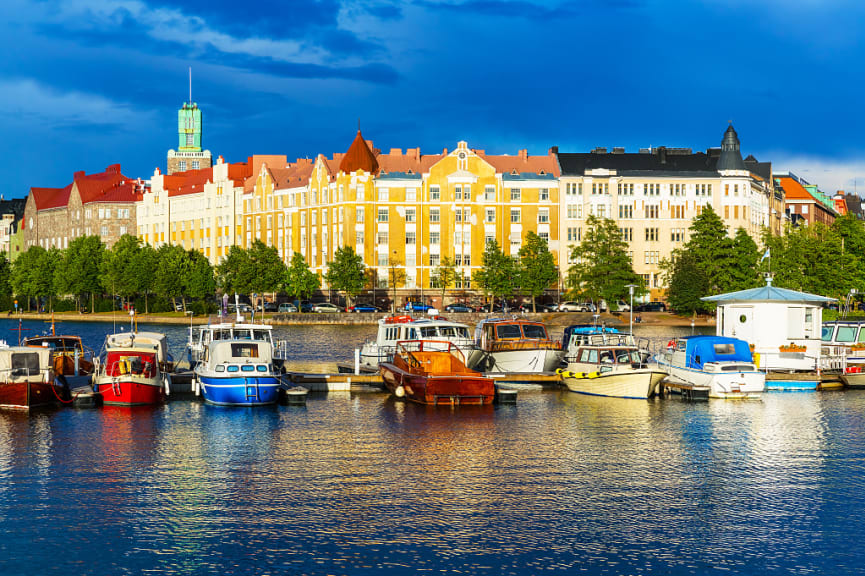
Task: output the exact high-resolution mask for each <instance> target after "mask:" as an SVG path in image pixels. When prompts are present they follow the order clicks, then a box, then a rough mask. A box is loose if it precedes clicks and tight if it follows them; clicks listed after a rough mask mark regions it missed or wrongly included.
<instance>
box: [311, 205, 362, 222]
mask: <svg viewBox="0 0 865 576" xmlns="http://www.w3.org/2000/svg"><path fill="white" fill-rule="evenodd" d="M300 219H301V222H300V224H301V226H302V225H303V213H301V215H300ZM354 221H355V222H357V223H361V222H363V206H361V207H359V208H357V209H356V210H355V213H354Z"/></svg>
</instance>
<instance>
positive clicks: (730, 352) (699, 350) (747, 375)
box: [656, 336, 766, 398]
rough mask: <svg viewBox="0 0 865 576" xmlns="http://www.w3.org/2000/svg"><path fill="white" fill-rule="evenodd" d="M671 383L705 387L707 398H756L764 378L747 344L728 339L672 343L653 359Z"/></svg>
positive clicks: (694, 338)
mask: <svg viewBox="0 0 865 576" xmlns="http://www.w3.org/2000/svg"><path fill="white" fill-rule="evenodd" d="M656 358H657V361H658V365H659V366H660V368H661V369H662V370H664V371H665V372H666V373H667V374H668V378H669V379H670V380H672V381H673V382H679V383H684V384H689V385H693V386H708V387H709V397H710V398H759V397H760V395H761V394H762V393H763V391H764V390H765V389H766V375H765V374H764V373H763V372H761V371H760V370H758V369H757V366H756V364H754V360H753V358H752V354H751V349H750V347H749V345H748V343H747V342H745V341H744V340H740V339H738V338H730V337H728V336H686V337H683V338H678V339H673V340H671V341H670V343H669V344H668V346H667V348H666V349H665V350H664V351H663V352H662V353H661V354H659V355H658V356H657V357H656Z"/></svg>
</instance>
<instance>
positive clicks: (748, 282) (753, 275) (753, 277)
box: [727, 228, 760, 291]
mask: <svg viewBox="0 0 865 576" xmlns="http://www.w3.org/2000/svg"><path fill="white" fill-rule="evenodd" d="M759 260H760V250H759V249H758V248H757V243H756V242H754V239H753V238H751V236H750V235H749V234H748V232H746V231H745V229H744V228H738V229H737V230H736V235H735V236H733V242H732V250H731V252H730V268H729V275H730V284H729V286H728V287H727V290H728V291H736V290H746V289H748V288H755V287H756V286H758V285H759V283H760V275H759V273H758V271H757V266H758V264H759Z"/></svg>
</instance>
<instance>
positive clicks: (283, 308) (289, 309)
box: [277, 302, 297, 314]
mask: <svg viewBox="0 0 865 576" xmlns="http://www.w3.org/2000/svg"><path fill="white" fill-rule="evenodd" d="M277 312H280V313H282V314H292V313H294V312H297V306H295V305H294V304H291V303H289V302H283V303H282V304H280V305H279V309H278V310H277Z"/></svg>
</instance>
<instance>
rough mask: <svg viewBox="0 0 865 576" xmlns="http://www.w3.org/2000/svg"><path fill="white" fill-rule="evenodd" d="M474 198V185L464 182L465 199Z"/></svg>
mask: <svg viewBox="0 0 865 576" xmlns="http://www.w3.org/2000/svg"><path fill="white" fill-rule="evenodd" d="M471 199H472V187H471V185H469V184H463V200H471Z"/></svg>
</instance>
